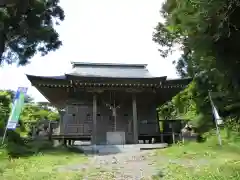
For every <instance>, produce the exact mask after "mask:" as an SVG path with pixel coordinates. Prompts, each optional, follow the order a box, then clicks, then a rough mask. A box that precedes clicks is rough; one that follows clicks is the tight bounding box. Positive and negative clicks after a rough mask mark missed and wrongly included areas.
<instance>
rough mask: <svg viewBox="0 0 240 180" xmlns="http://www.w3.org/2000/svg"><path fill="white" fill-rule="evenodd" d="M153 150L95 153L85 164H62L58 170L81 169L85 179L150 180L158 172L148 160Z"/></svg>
mask: <svg viewBox="0 0 240 180" xmlns="http://www.w3.org/2000/svg"><path fill="white" fill-rule="evenodd" d="M152 154H153V151H137V152H127V153H119V154H114V155H104V156H100V155H95V156H93V157H90V159H89V162H88V163H87V164H79V165H71V166H63V167H61V168H60V169H59V171H61V172H63V171H83V172H85V180H90V179H94V180H98V179H99V180H103V179H104V180H140V179H141V180H151V179H152V178H151V177H152V176H153V175H156V174H157V173H158V170H157V169H156V168H155V166H154V163H153V162H152V161H151V160H150V157H151V155H152Z"/></svg>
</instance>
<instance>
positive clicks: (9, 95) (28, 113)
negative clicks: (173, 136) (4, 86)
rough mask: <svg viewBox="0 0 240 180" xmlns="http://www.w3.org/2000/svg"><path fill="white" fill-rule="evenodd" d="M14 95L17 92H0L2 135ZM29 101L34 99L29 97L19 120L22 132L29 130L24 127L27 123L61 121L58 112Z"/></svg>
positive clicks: (0, 127) (0, 128)
mask: <svg viewBox="0 0 240 180" xmlns="http://www.w3.org/2000/svg"><path fill="white" fill-rule="evenodd" d="M14 94H15V92H14V91H11V90H5V91H3V90H0V134H2V133H3V129H4V127H5V125H6V122H7V120H8V117H9V115H10V112H11V103H12V102H13V98H14ZM29 99H32V98H31V97H29V96H27V99H26V101H25V105H24V107H23V110H22V112H21V115H20V118H19V123H20V128H21V129H22V130H25V129H28V128H29V127H27V126H26V127H25V126H24V124H25V123H26V122H31V123H36V122H38V121H41V120H43V119H47V120H50V121H58V120H59V118H60V117H59V114H58V112H57V111H53V110H52V109H47V108H45V107H42V105H41V104H38V103H34V102H32V101H29Z"/></svg>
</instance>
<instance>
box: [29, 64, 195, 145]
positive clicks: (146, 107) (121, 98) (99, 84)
mask: <svg viewBox="0 0 240 180" xmlns="http://www.w3.org/2000/svg"><path fill="white" fill-rule="evenodd" d="M146 66H147V65H145V64H108V63H81V62H73V63H72V69H71V71H70V72H69V73H66V74H64V75H62V76H50V77H49V76H34V75H27V78H28V79H29V80H30V81H31V83H32V85H33V86H35V87H36V88H37V89H38V90H39V92H40V93H41V94H42V95H43V96H44V97H46V99H48V101H49V102H50V103H52V104H53V105H54V106H55V107H57V108H58V109H59V112H60V114H61V120H60V123H59V131H58V135H59V136H62V137H67V136H78V137H80V136H81V137H90V138H91V142H92V143H93V144H125V143H129V144H134V143H138V140H139V137H140V136H143V135H145V136H149V137H151V136H156V135H159V133H160V127H159V123H158V115H157V112H156V107H157V106H159V105H161V104H163V103H164V102H166V101H168V100H170V99H171V98H172V97H173V96H174V95H176V94H177V93H178V92H179V91H181V90H182V89H184V88H185V87H186V86H187V85H188V84H189V82H190V81H191V80H190V79H174V80H168V79H167V77H166V76H163V77H154V76H152V75H151V74H150V73H149V71H148V70H147V68H146Z"/></svg>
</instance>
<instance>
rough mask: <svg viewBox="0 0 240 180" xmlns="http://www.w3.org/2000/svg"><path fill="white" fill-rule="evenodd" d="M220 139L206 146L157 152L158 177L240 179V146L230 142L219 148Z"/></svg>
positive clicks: (172, 179)
mask: <svg viewBox="0 0 240 180" xmlns="http://www.w3.org/2000/svg"><path fill="white" fill-rule="evenodd" d="M215 139H216V137H214V138H210V139H209V140H208V141H207V142H206V143H189V144H185V145H181V144H179V145H175V146H172V147H170V148H166V149H163V150H158V151H156V154H155V155H154V156H153V157H154V161H155V162H156V164H157V167H158V169H159V174H160V175H158V176H155V177H154V179H159V177H162V178H163V179H167V180H183V179H184V180H203V179H204V180H238V179H240V146H239V144H238V143H227V140H225V141H223V146H222V147H219V145H217V142H216V140H215Z"/></svg>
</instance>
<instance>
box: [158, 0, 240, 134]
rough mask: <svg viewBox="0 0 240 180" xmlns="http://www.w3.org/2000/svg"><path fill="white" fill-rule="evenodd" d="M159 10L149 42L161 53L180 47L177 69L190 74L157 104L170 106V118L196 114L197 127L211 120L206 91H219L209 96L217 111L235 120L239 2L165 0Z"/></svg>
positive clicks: (185, 75) (182, 73) (179, 71)
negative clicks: (173, 93)
mask: <svg viewBox="0 0 240 180" xmlns="http://www.w3.org/2000/svg"><path fill="white" fill-rule="evenodd" d="M161 14H162V15H163V17H164V18H165V22H164V23H161V22H159V23H158V25H157V26H156V28H155V32H154V34H153V41H155V42H156V43H158V44H159V45H160V49H159V51H160V52H161V55H162V56H163V57H166V56H168V54H169V53H171V52H172V51H173V50H175V48H176V46H178V47H179V46H180V49H181V51H182V55H181V58H180V59H178V60H176V62H175V63H176V68H177V71H178V73H179V75H180V76H182V77H192V78H193V82H192V84H191V85H190V87H188V88H187V89H186V90H184V91H183V92H181V93H180V94H178V95H177V96H176V97H174V98H173V100H172V101H171V102H170V103H168V105H165V107H164V108H163V107H162V109H167V108H169V109H170V112H171V115H174V117H179V116H183V118H187V119H195V123H196V124H198V126H204V125H206V124H205V123H206V122H208V121H211V119H212V118H211V106H210V103H209V99H208V91H209V90H211V91H214V92H221V93H222V94H223V95H222V96H221V97H220V100H218V99H217V98H215V99H214V101H215V102H216V103H217V107H218V108H219V110H220V115H221V116H223V117H225V119H228V118H227V117H230V119H232V120H233V119H234V121H235V123H236V124H237V123H239V122H238V119H240V113H239V111H238V109H239V107H240V105H239V101H240V94H239V90H240V88H239V80H240V74H239V72H238V71H239V68H240V64H239V57H240V54H239V50H238V45H239V42H240V33H239V29H240V22H239V21H238V17H239V15H240V4H239V2H238V1H235V0H233V1H225V0H218V1H206V0H203V1H196V0H193V1H185V0H178V1H176V0H167V1H165V3H164V4H163V6H162V8H161ZM173 107H174V108H173ZM160 111H162V110H160ZM226 121H227V120H226ZM235 129H238V128H235ZM238 131H239V130H238Z"/></svg>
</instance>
